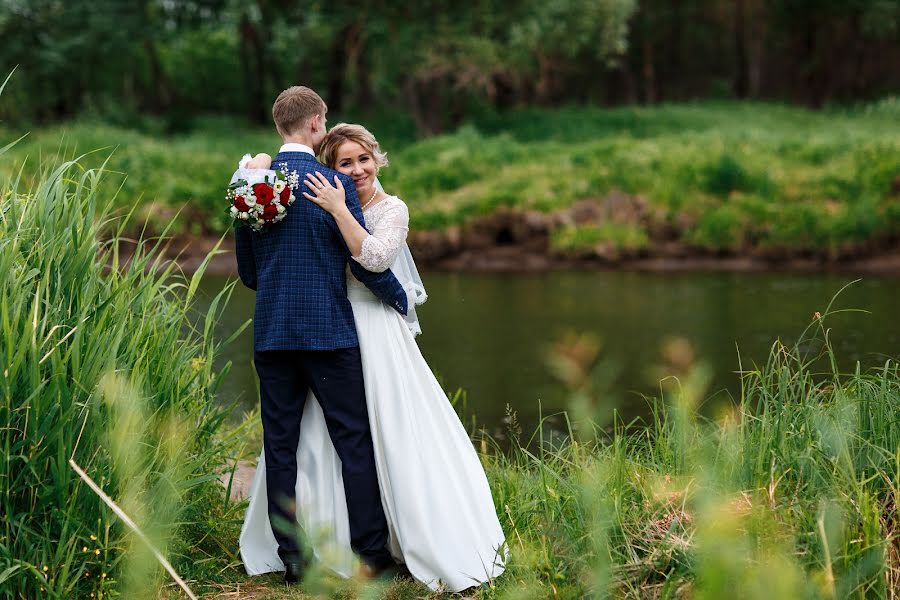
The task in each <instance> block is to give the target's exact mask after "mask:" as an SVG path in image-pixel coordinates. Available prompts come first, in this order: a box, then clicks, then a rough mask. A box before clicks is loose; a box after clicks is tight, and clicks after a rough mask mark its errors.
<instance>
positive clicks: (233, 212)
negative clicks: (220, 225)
mask: <svg viewBox="0 0 900 600" xmlns="http://www.w3.org/2000/svg"><path fill="white" fill-rule="evenodd" d="M230 212H231V217H232V218H234V217H236V216H237V215H238V212H239V211H238V209H237V207H236V206H232V207H231V211H230Z"/></svg>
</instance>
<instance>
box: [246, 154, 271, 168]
mask: <svg viewBox="0 0 900 600" xmlns="http://www.w3.org/2000/svg"><path fill="white" fill-rule="evenodd" d="M271 166H272V157H271V156H269V155H268V154H266V153H265V152H263V153H261V154H257V155H256V156H254V157H253V158H251V159H250V160H249V161H248V162H247V168H248V169H268V168H270V167H271Z"/></svg>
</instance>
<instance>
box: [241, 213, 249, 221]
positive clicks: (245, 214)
mask: <svg viewBox="0 0 900 600" xmlns="http://www.w3.org/2000/svg"><path fill="white" fill-rule="evenodd" d="M238 218H240V219H243V220H244V221H246V220H247V219H249V218H250V213H245V212H242V213H240V214H239V215H238Z"/></svg>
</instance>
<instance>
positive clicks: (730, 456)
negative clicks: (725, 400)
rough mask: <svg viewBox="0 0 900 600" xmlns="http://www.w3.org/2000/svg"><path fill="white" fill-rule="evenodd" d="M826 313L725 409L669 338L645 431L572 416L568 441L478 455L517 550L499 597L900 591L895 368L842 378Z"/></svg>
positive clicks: (592, 407)
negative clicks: (600, 425)
mask: <svg viewBox="0 0 900 600" xmlns="http://www.w3.org/2000/svg"><path fill="white" fill-rule="evenodd" d="M827 317H828V315H827V314H826V315H824V316H823V317H822V318H817V319H816V320H815V321H814V323H813V325H812V326H811V327H810V330H809V331H808V332H807V334H805V336H804V338H803V339H802V340H801V342H800V343H799V344H798V345H797V346H793V347H787V346H785V345H783V344H781V343H780V342H776V343H775V344H774V345H773V347H772V351H771V354H770V355H769V359H768V362H767V363H766V364H765V365H760V366H756V367H753V368H746V367H745V369H744V370H743V371H742V374H741V377H742V381H743V386H742V389H743V393H742V397H741V399H740V403H739V405H737V406H736V407H735V408H734V410H733V411H731V412H729V413H727V414H723V415H722V416H721V417H719V418H717V419H713V420H707V419H702V418H701V417H699V416H698V414H697V406H698V403H699V401H700V400H701V399H702V398H703V394H704V391H705V389H706V388H705V386H706V383H707V382H708V379H709V372H708V370H707V368H706V367H705V366H704V365H703V364H702V363H694V362H692V359H691V358H690V353H689V352H687V351H686V349H684V348H680V349H679V348H678V346H677V345H676V347H675V350H674V351H670V353H669V354H670V361H669V365H668V367H667V368H666V372H669V373H672V375H671V376H670V377H667V378H666V379H664V380H663V382H662V388H661V393H662V394H663V397H664V398H666V402H665V404H663V405H662V406H663V408H659V409H657V411H656V412H655V418H654V419H653V420H652V422H651V423H649V424H648V426H647V427H644V426H643V425H642V426H639V427H634V426H624V425H623V424H621V423H614V429H613V431H612V432H611V433H603V430H599V429H597V428H595V427H594V426H592V425H590V424H589V421H586V420H576V421H575V422H574V423H575V424H574V425H573V430H572V432H571V433H572V435H571V440H570V441H568V442H566V443H563V444H561V445H554V444H550V443H547V442H540V443H538V444H537V449H531V446H530V445H528V444H526V443H524V442H523V443H522V444H520V445H519V446H518V447H517V448H516V449H515V450H514V451H513V452H512V453H511V454H509V455H503V454H495V455H492V456H489V457H486V461H487V465H488V474H489V478H490V480H491V481H492V484H493V487H494V498H495V502H496V503H497V506H498V510H499V511H500V512H501V514H502V515H503V516H505V519H504V527H505V530H506V532H507V537H508V540H509V542H510V545H511V551H512V557H513V559H512V564H511V565H510V569H509V571H508V572H507V575H505V577H506V580H505V581H503V580H501V581H499V582H498V585H499V586H500V589H501V592H502V593H498V594H496V595H497V597H504V598H505V597H515V598H539V597H554V598H583V597H588V596H589V597H609V596H612V597H636V598H637V597H641V598H644V597H661V598H682V597H691V598H760V599H772V600H774V599H782V598H784V599H789V598H889V597H892V594H893V593H895V592H896V590H897V589H898V585H900V543H898V539H897V535H898V531H900V529H898V523H897V511H896V503H897V494H898V482H900V421H898V418H897V415H898V414H900V369H898V366H897V363H896V362H894V361H891V360H887V361H886V362H885V364H884V366H883V367H882V368H881V369H878V370H876V371H873V372H869V373H863V372H859V371H857V372H853V373H841V372H839V371H838V370H837V367H836V361H835V356H834V352H833V349H832V346H831V344H830V340H829V339H828V330H827V329H826V328H825V325H824V323H825V321H826V320H827ZM582 348H583V346H582ZM811 349H815V351H812V350H811ZM672 354H674V356H671V355H672ZM573 357H574V358H573ZM578 357H579V353H578V352H568V358H565V360H566V362H567V363H568V368H569V372H570V373H575V376H574V377H570V380H569V381H570V386H571V388H572V391H573V397H575V398H579V397H580V398H582V400H585V399H588V400H590V399H593V402H590V401H588V402H584V401H582V402H581V403H579V404H577V405H576V406H575V407H573V408H577V407H581V408H580V410H579V411H577V412H578V413H580V414H583V415H585V416H587V415H590V414H593V415H595V417H596V415H598V414H601V413H602V412H603V411H602V402H601V401H600V399H602V393H601V390H599V389H597V388H592V386H591V384H590V383H589V382H590V381H591V378H590V377H589V374H588V372H589V368H588V366H589V364H590V356H587V357H585V356H584V353H583V352H582V353H581V358H578ZM573 382H574V383H573ZM594 422H597V421H596V420H595V421H594ZM579 424H580V425H579ZM598 431H599V432H600V433H597V432H598ZM485 597H494V594H493V593H491V594H485Z"/></svg>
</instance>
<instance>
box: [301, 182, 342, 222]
mask: <svg viewBox="0 0 900 600" xmlns="http://www.w3.org/2000/svg"><path fill="white" fill-rule="evenodd" d="M303 183H304V184H305V185H306V187H308V188H309V189H310V191H311V192H312V193H311V194H310V193H307V192H303V196H304V197H305V198H306V199H307V200H310V201H311V202H315V203H316V204H318V205H319V206H321V207H322V208H324V209H325V210H326V211H327V212H328V213H329V214H330V215H332V216H335V215H337V214H338V213H339V212H341V211H342V210H347V194H346V193H345V192H344V184H343V183H341V180H340V179H339V178H338V176H337V175H335V176H334V185H332V184H331V182H329V181H328V179H327V178H326V177H325V176H324V175H322V174H321V173H319V172H318V171H316V173H315V175H313V174H312V173H307V174H306V179H305V180H304V181H303Z"/></svg>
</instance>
